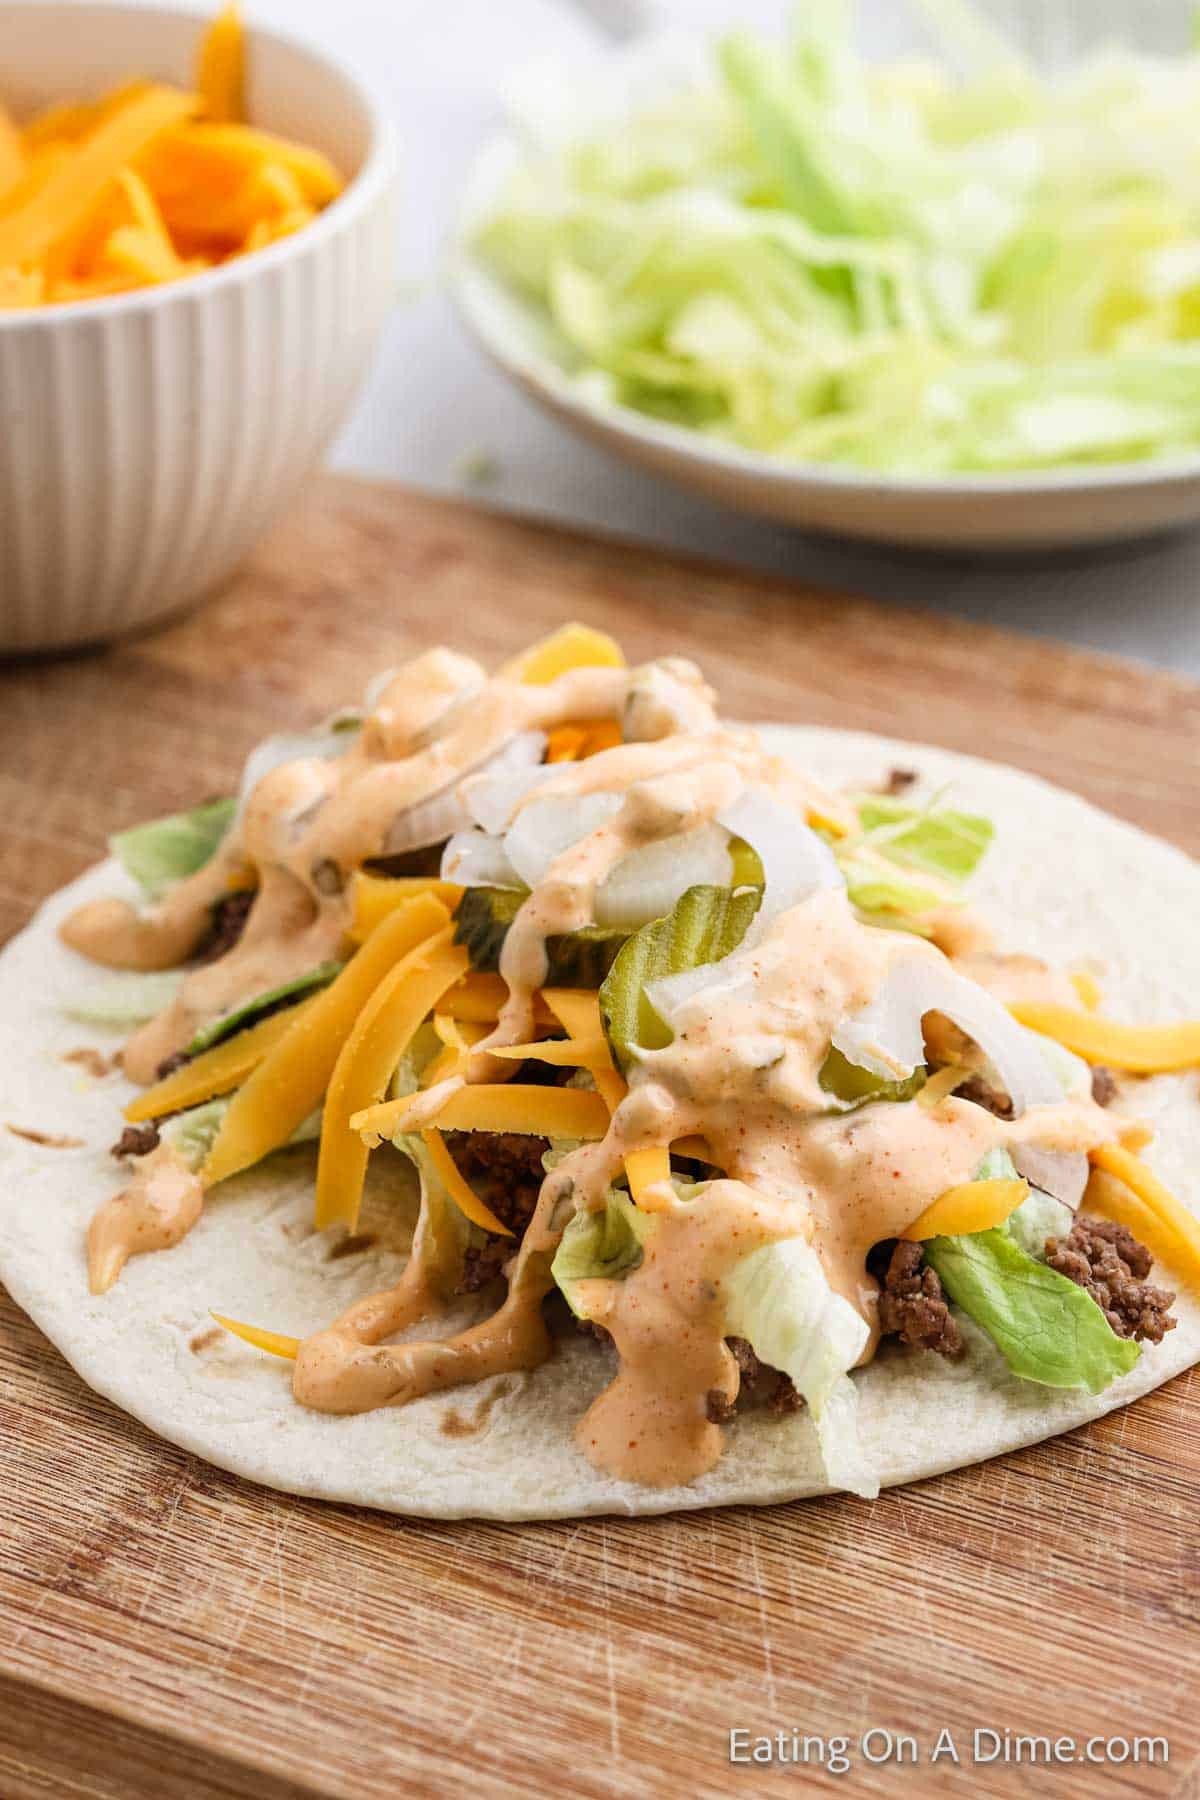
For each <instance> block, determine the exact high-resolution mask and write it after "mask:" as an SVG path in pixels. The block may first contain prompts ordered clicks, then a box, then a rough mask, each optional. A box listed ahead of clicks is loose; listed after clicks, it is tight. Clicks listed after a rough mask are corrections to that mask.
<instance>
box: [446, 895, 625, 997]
mask: <svg viewBox="0 0 1200 1800" xmlns="http://www.w3.org/2000/svg"><path fill="white" fill-rule="evenodd" d="M528 898H529V893H528V890H527V889H525V888H468V889H467V891H466V893H465V894H464V895H463V897H462V899H461V901H460V902H459V906H458V912H457V914H456V916H455V934H454V936H455V942H456V943H459V944H462V945H463V946H464V948H465V949H466V951H467V954H468V956H469V957H470V958H471V967H472V968H473V969H480V970H487V971H490V972H492V973H494V972H495V971H496V970H497V969H499V967H500V953H501V951H502V950H503V948H504V940H505V938H506V937H507V936H508V931H509V927H510V926H511V924H512V922H513V920H514V919H515V918H516V916H517V914H518V913H519V912H520V910H521V908H522V906H524V904H525V902H526V900H528ZM628 937H629V933H628V931H626V930H623V929H618V928H616V927H612V926H604V925H589V926H587V927H586V929H584V930H583V931H571V932H564V933H561V934H559V935H558V936H555V937H551V938H548V939H547V940H546V958H547V964H548V968H547V975H546V985H547V986H548V987H581V988H598V987H599V986H600V984H601V982H602V981H603V980H604V978H605V976H606V975H607V974H608V972H609V970H610V969H611V968H612V966H613V963H614V962H615V961H616V958H617V955H618V952H619V951H620V950H621V948H622V946H623V945H624V944H625V943H626V941H627V940H628Z"/></svg>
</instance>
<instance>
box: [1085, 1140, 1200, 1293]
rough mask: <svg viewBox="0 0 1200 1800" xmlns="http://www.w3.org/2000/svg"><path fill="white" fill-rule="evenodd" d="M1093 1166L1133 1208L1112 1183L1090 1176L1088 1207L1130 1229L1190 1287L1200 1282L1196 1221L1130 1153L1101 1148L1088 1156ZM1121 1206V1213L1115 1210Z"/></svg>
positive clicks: (1113, 1146)
mask: <svg viewBox="0 0 1200 1800" xmlns="http://www.w3.org/2000/svg"><path fill="white" fill-rule="evenodd" d="M1091 1163H1092V1168H1093V1170H1097V1169H1100V1170H1103V1171H1104V1173H1105V1174H1106V1175H1110V1176H1113V1177H1114V1178H1115V1183H1116V1184H1119V1186H1120V1188H1123V1189H1124V1193H1125V1196H1128V1198H1131V1199H1132V1200H1133V1201H1135V1202H1136V1205H1135V1206H1130V1205H1129V1204H1128V1199H1123V1196H1122V1194H1121V1193H1120V1192H1119V1191H1118V1188H1117V1186H1114V1183H1113V1182H1105V1183H1098V1182H1096V1180H1095V1178H1094V1176H1093V1179H1092V1180H1091V1181H1090V1182H1089V1183H1088V1192H1087V1196H1086V1204H1088V1205H1091V1204H1092V1203H1093V1202H1095V1203H1096V1206H1097V1210H1098V1211H1104V1212H1107V1213H1108V1216H1109V1217H1110V1218H1114V1219H1116V1220H1117V1221H1118V1223H1119V1224H1125V1225H1128V1226H1129V1228H1130V1230H1131V1231H1132V1232H1133V1234H1134V1236H1135V1237H1137V1238H1140V1239H1141V1241H1142V1242H1143V1243H1145V1244H1147V1245H1148V1247H1149V1248H1150V1249H1151V1250H1153V1251H1154V1253H1155V1255H1156V1256H1160V1257H1161V1259H1162V1260H1163V1261H1164V1262H1166V1263H1167V1264H1168V1265H1169V1266H1171V1267H1173V1268H1175V1269H1176V1270H1178V1271H1179V1272H1181V1273H1183V1274H1186V1275H1187V1277H1188V1279H1189V1280H1190V1281H1191V1282H1192V1283H1193V1285H1195V1284H1196V1283H1198V1282H1200V1219H1197V1218H1196V1217H1195V1215H1194V1214H1192V1213H1190V1212H1189V1211H1188V1209H1187V1207H1186V1206H1184V1205H1182V1204H1181V1202H1180V1201H1178V1200H1177V1199H1176V1198H1175V1196H1174V1194H1173V1193H1172V1192H1171V1190H1170V1189H1169V1188H1168V1187H1166V1186H1164V1184H1163V1183H1162V1182H1161V1181H1160V1180H1159V1179H1158V1176H1157V1175H1155V1174H1154V1173H1153V1171H1152V1170H1150V1169H1148V1168H1147V1167H1146V1165H1145V1163H1144V1162H1141V1161H1140V1160H1139V1159H1138V1157H1136V1156H1134V1155H1133V1154H1132V1153H1131V1152H1130V1151H1128V1150H1125V1149H1122V1148H1120V1147H1119V1146H1118V1145H1116V1144H1102V1145H1101V1146H1100V1148H1099V1149H1097V1150H1093V1151H1092V1152H1091ZM1122 1205H1123V1208H1124V1210H1123V1212H1121V1211H1117V1210H1114V1207H1120V1206H1122Z"/></svg>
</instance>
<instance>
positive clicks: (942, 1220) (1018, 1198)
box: [901, 1180, 1029, 1242]
mask: <svg viewBox="0 0 1200 1800" xmlns="http://www.w3.org/2000/svg"><path fill="white" fill-rule="evenodd" d="M1028 1198H1029V1187H1028V1184H1027V1183H1026V1182H1024V1181H1006V1180H999V1181H964V1182H962V1183H961V1184H960V1185H959V1186H958V1187H952V1188H947V1189H946V1191H945V1193H944V1194H939V1195H938V1197H937V1199H936V1200H935V1201H934V1202H933V1203H932V1205H930V1206H927V1207H926V1208H925V1211H924V1212H923V1213H922V1214H921V1215H920V1217H919V1218H917V1219H914V1220H913V1222H912V1224H911V1225H910V1226H909V1227H908V1229H907V1230H906V1231H904V1232H903V1233H902V1234H901V1235H902V1236H903V1237H906V1238H908V1239H910V1240H913V1241H916V1242H923V1241H924V1240H925V1239H926V1238H935V1237H958V1236H967V1237H969V1236H970V1235H971V1234H972V1233H973V1232H976V1231H990V1230H991V1229H992V1227H993V1226H995V1225H1003V1223H1004V1221H1005V1219H1007V1218H1008V1217H1009V1215H1010V1214H1012V1213H1014V1212H1016V1210H1017V1208H1018V1206H1020V1205H1021V1203H1022V1202H1023V1201H1025V1200H1027V1199H1028Z"/></svg>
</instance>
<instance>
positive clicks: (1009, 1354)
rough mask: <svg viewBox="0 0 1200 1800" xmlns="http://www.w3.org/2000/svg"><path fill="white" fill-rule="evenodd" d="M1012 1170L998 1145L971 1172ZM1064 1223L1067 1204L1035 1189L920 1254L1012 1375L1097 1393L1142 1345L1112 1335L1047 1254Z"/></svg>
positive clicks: (993, 1175)
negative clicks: (981, 1225) (999, 1219)
mask: <svg viewBox="0 0 1200 1800" xmlns="http://www.w3.org/2000/svg"><path fill="white" fill-rule="evenodd" d="M1016 1175H1017V1168H1016V1165H1015V1163H1014V1162H1013V1160H1012V1157H1011V1156H1010V1155H1009V1153H1008V1151H1007V1150H1005V1149H1003V1148H1002V1147H999V1148H997V1149H995V1150H990V1151H989V1152H988V1154H987V1155H986V1156H985V1157H984V1159H983V1161H982V1162H981V1163H980V1165H979V1167H978V1169H977V1170H976V1172H975V1179H976V1181H1012V1180H1014V1179H1015V1178H1016ZM1069 1224H1070V1211H1069V1209H1068V1208H1067V1207H1065V1206H1063V1205H1062V1204H1061V1203H1060V1202H1059V1201H1057V1200H1054V1199H1052V1198H1051V1197H1050V1195H1049V1194H1043V1193H1041V1192H1040V1191H1039V1190H1038V1189H1036V1188H1035V1189H1033V1190H1032V1191H1031V1192H1030V1195H1029V1198H1028V1199H1027V1200H1025V1201H1023V1202H1022V1204H1021V1205H1020V1206H1019V1207H1018V1208H1017V1210H1016V1212H1015V1213H1013V1215H1012V1217H1011V1218H1009V1219H1007V1220H1006V1221H1005V1223H1004V1224H1003V1225H1000V1226H997V1227H996V1228H995V1229H994V1230H992V1231H977V1232H973V1233H971V1234H970V1236H962V1237H941V1238H931V1239H930V1240H929V1242H928V1243H927V1244H926V1245H925V1260H926V1262H927V1263H928V1264H929V1265H930V1267H931V1268H932V1269H934V1270H935V1271H936V1272H937V1275H938V1277H939V1278H940V1280H941V1283H942V1286H943V1287H944V1288H945V1290H946V1292H947V1293H948V1294H949V1296H950V1298H951V1299H952V1300H953V1301H954V1303H955V1305H956V1306H960V1307H961V1308H962V1310H963V1311H964V1312H965V1313H967V1314H969V1316H970V1317H971V1318H972V1319H974V1320H975V1323H976V1324H977V1325H980V1326H982V1327H983V1329H984V1331H986V1332H987V1334H988V1336H989V1337H990V1338H991V1339H992V1340H993V1342H994V1343H995V1344H996V1346H997V1348H998V1349H999V1351H1000V1353H1001V1354H1002V1356H1003V1357H1004V1359H1005V1361H1006V1362H1007V1363H1008V1365H1009V1367H1010V1368H1011V1369H1012V1371H1013V1373H1014V1374H1016V1375H1021V1376H1023V1377H1024V1378H1025V1380H1026V1381H1036V1382H1040V1383H1041V1385H1042V1386H1043V1387H1060V1388H1085V1389H1086V1390H1087V1392H1088V1393H1089V1394H1099V1393H1102V1392H1103V1390H1104V1389H1105V1388H1106V1387H1107V1386H1108V1385H1109V1383H1110V1382H1112V1381H1115V1380H1116V1378H1117V1377H1118V1376H1119V1375H1126V1374H1128V1372H1129V1370H1130V1369H1132V1368H1133V1366H1134V1364H1135V1363H1136V1362H1137V1360H1138V1357H1139V1356H1140V1354H1141V1350H1140V1347H1139V1346H1138V1345H1137V1344H1136V1343H1133V1342H1132V1341H1131V1340H1130V1339H1128V1338H1119V1337H1118V1336H1117V1334H1116V1332H1115V1331H1114V1330H1113V1329H1112V1326H1111V1325H1110V1324H1109V1322H1108V1320H1107V1319H1106V1318H1105V1316H1104V1314H1103V1313H1102V1312H1101V1310H1100V1308H1099V1307H1098V1306H1097V1304H1096V1302H1095V1301H1094V1300H1093V1299H1092V1297H1091V1295H1090V1294H1087V1293H1085V1292H1084V1290H1083V1289H1082V1288H1081V1287H1077V1286H1076V1284H1075V1283H1074V1282H1073V1281H1070V1280H1068V1279H1067V1277H1066V1276H1065V1275H1060V1274H1059V1273H1058V1271H1057V1270H1056V1269H1051V1268H1050V1267H1049V1266H1048V1265H1047V1263H1046V1262H1045V1261H1044V1259H1043V1256H1042V1250H1043V1246H1044V1245H1045V1242H1046V1239H1047V1238H1048V1237H1051V1236H1053V1235H1055V1234H1056V1233H1057V1232H1059V1231H1061V1230H1063V1229H1064V1227H1066V1228H1069Z"/></svg>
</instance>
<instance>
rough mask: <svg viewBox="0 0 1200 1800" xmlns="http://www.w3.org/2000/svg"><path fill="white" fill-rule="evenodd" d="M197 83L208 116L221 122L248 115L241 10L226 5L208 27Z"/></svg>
mask: <svg viewBox="0 0 1200 1800" xmlns="http://www.w3.org/2000/svg"><path fill="white" fill-rule="evenodd" d="M196 86H197V87H198V88H199V90H200V104H201V108H202V110H203V113H204V116H205V118H207V119H215V120H217V121H218V122H220V123H228V122H232V121H234V120H239V119H244V118H245V116H246V40H245V35H244V33H243V31H242V14H241V9H240V8H239V7H237V6H232V5H231V6H226V7H225V8H224V9H223V10H222V11H221V12H219V13H218V14H217V16H216V18H215V19H214V20H213V22H212V24H211V25H210V26H209V28H208V32H207V35H206V36H205V39H204V42H203V43H202V44H201V46H200V57H199V61H198V63H197V68H196Z"/></svg>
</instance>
